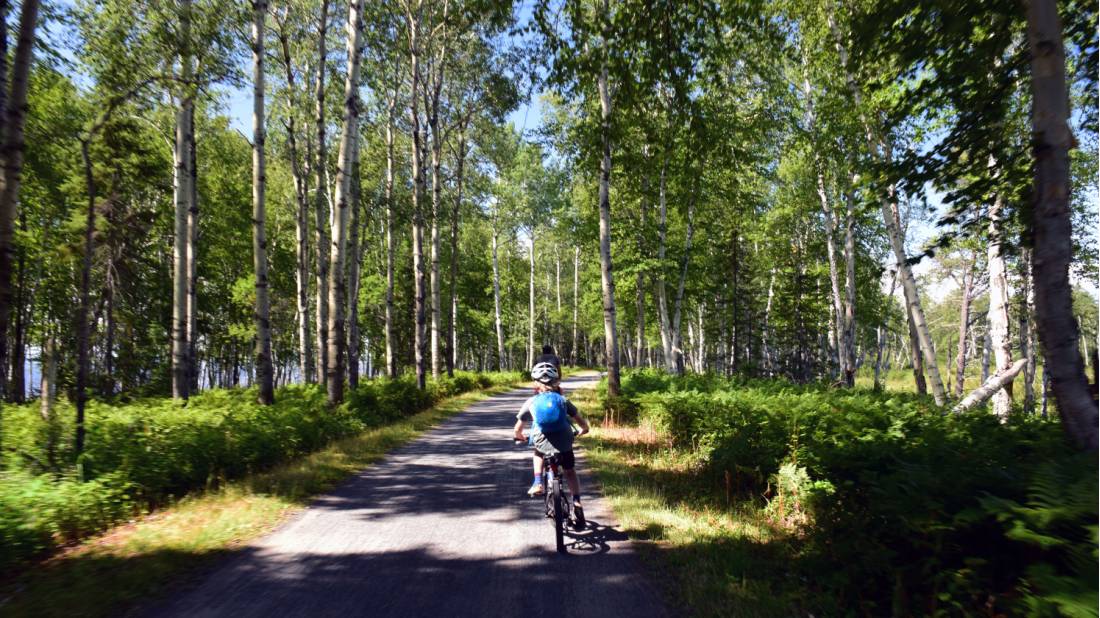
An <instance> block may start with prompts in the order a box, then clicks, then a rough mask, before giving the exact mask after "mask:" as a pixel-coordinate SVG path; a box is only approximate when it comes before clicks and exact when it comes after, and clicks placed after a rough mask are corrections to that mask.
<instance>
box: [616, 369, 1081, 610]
mask: <svg viewBox="0 0 1100 618" xmlns="http://www.w3.org/2000/svg"><path fill="white" fill-rule="evenodd" d="M622 386H623V396H622V397H620V398H618V399H616V400H614V401H607V400H606V399H605V403H607V404H608V405H609V406H612V407H614V408H615V409H616V410H617V411H618V412H622V411H628V412H629V413H630V414H631V415H634V416H636V417H637V418H639V419H640V420H641V421H642V422H645V423H648V424H651V425H653V426H655V427H656V428H658V429H659V430H661V432H662V433H663V434H664V435H665V436H666V438H667V439H668V440H669V442H670V443H671V445H672V446H673V447H675V448H678V449H681V450H684V451H689V452H690V453H692V456H693V457H694V459H695V460H696V461H697V462H698V464H699V465H698V466H697V474H698V482H699V483H700V484H703V485H705V486H706V487H707V488H708V489H709V490H711V491H721V490H722V488H723V486H725V487H726V488H728V487H731V486H732V487H733V488H734V491H739V492H740V493H741V494H742V496H743V497H744V498H747V499H751V498H750V497H751V496H760V495H765V496H766V501H765V503H764V504H761V505H760V508H763V509H765V510H766V512H767V513H768V515H769V516H770V518H771V520H772V521H774V522H775V524H776V525H777V526H781V527H784V528H787V529H788V530H789V531H790V533H791V534H790V537H791V539H792V543H793V547H795V548H796V549H795V554H796V556H795V558H796V559H795V560H793V561H792V564H795V565H797V567H796V570H798V571H801V572H798V573H797V575H798V576H800V577H803V578H805V581H807V582H809V584H808V585H809V586H810V587H811V588H812V589H813V593H812V598H815V599H818V601H816V602H817V603H820V605H819V606H818V607H811V608H808V609H811V610H812V611H814V613H824V614H826V615H837V614H844V613H846V612H850V611H853V610H856V609H857V608H858V611H859V612H860V613H867V614H869V615H884V614H893V615H923V614H938V613H947V614H969V613H974V612H987V611H988V612H992V611H993V610H997V611H999V612H1003V611H1009V612H1012V613H1027V614H1032V615H1092V616H1095V615H1096V597H1097V525H1096V522H1097V460H1096V454H1095V453H1093V454H1079V453H1075V452H1073V451H1072V450H1071V449H1069V447H1068V446H1067V445H1066V442H1065V438H1064V435H1063V432H1062V428H1061V427H1060V425H1059V423H1058V421H1057V420H1054V419H1043V418H1038V417H1028V416H1024V415H1015V416H1013V417H1011V418H1010V419H1009V421H1008V422H1007V423H1004V424H1002V423H1000V422H999V421H998V420H997V419H996V418H995V417H993V415H991V414H989V413H988V412H985V411H982V410H976V411H972V412H969V413H965V414H958V415H955V414H946V413H944V412H942V410H941V409H940V408H937V407H936V406H934V404H933V403H932V402H931V401H930V400H929V399H928V398H925V397H919V396H916V395H912V394H896V393H882V392H873V391H868V390H844V389H841V390H837V389H829V388H826V387H824V386H796V385H791V384H789V383H785V382H778V381H744V380H737V379H733V380H728V379H725V378H722V377H717V376H685V377H683V378H676V377H672V376H669V375H667V374H663V373H660V372H654V371H648V370H645V371H636V372H632V373H630V374H628V375H626V376H625V377H624V379H623V384H622Z"/></svg>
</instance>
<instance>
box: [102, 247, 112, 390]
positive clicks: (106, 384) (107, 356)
mask: <svg viewBox="0 0 1100 618" xmlns="http://www.w3.org/2000/svg"><path fill="white" fill-rule="evenodd" d="M106 271H107V273H106V279H107V283H106V285H104V286H103V293H104V295H105V296H106V297H107V298H106V303H107V311H106V313H107V315H106V321H107V332H106V334H105V336H104V342H103V380H102V382H101V384H102V386H101V387H100V394H101V395H102V396H103V397H110V396H111V395H113V394H114V393H115V366H114V355H115V280H114V258H113V257H111V258H108V260H107V268H106Z"/></svg>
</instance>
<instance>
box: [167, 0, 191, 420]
mask: <svg viewBox="0 0 1100 618" xmlns="http://www.w3.org/2000/svg"><path fill="white" fill-rule="evenodd" d="M179 37H180V38H179V40H180V80H181V81H182V82H183V83H184V84H189V83H190V82H191V78H192V71H193V68H192V58H191V53H190V38H191V1H190V0H180V25H179ZM184 88H185V90H184V93H183V95H182V97H181V98H180V107H179V110H178V111H177V113H176V144H175V151H174V158H175V163H176V173H175V176H176V187H175V189H176V195H175V203H176V210H175V245H174V249H173V255H172V262H173V265H174V267H173V287H172V396H173V397H174V398H176V399H187V397H188V395H189V388H188V387H189V386H190V382H191V380H190V368H189V366H188V360H189V353H188V352H189V350H188V334H187V330H188V329H187V326H188V324H187V295H188V287H189V286H188V283H189V282H188V279H189V274H190V271H189V269H188V263H187V246H188V244H189V239H190V236H189V234H188V231H189V230H188V227H187V217H188V215H189V212H190V210H191V198H192V195H193V194H192V192H191V181H192V179H193V176H192V174H191V156H190V149H189V148H190V136H191V130H192V129H191V126H190V125H191V119H192V118H193V116H192V114H191V107H192V106H193V105H194V101H193V100H192V98H191V94H190V92H188V91H187V90H186V89H187V86H185V87H184Z"/></svg>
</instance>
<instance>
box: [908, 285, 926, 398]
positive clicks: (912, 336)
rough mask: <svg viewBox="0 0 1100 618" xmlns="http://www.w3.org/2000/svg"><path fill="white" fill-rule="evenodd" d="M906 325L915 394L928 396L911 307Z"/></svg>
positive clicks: (922, 358) (922, 360)
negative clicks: (915, 388) (915, 387)
mask: <svg viewBox="0 0 1100 618" xmlns="http://www.w3.org/2000/svg"><path fill="white" fill-rule="evenodd" d="M906 314H907V316H906V317H907V319H906V323H907V324H908V325H909V355H910V359H909V360H910V362H911V363H912V365H913V381H914V382H916V386H917V393H919V394H921V395H927V394H928V383H927V382H926V381H925V379H924V356H923V355H922V354H921V349H920V339H919V338H918V337H917V327H916V325H915V323H914V321H913V312H912V307H910V308H909V311H907V312H906Z"/></svg>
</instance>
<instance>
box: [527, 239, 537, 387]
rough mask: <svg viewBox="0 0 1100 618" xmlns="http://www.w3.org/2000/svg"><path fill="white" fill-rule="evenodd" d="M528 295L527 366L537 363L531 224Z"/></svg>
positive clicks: (533, 245)
mask: <svg viewBox="0 0 1100 618" xmlns="http://www.w3.org/2000/svg"><path fill="white" fill-rule="evenodd" d="M527 257H528V267H529V270H528V275H529V276H528V277H527V283H528V295H527V367H528V368H530V367H531V366H532V365H534V364H535V226H534V224H532V225H531V245H530V247H528V253H527Z"/></svg>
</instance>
